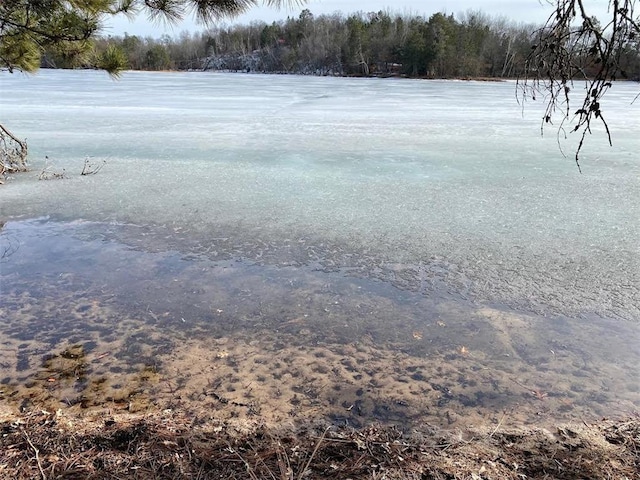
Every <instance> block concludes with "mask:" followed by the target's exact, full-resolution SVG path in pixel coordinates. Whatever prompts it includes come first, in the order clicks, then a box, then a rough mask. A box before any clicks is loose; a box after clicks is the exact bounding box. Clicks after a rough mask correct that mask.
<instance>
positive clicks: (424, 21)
mask: <svg viewBox="0 0 640 480" xmlns="http://www.w3.org/2000/svg"><path fill="white" fill-rule="evenodd" d="M541 28H543V27H542V26H540V25H534V24H523V23H516V22H513V21H510V20H508V19H506V18H504V17H492V16H489V15H486V14H484V13H482V12H481V11H470V12H467V13H464V14H461V15H458V16H455V15H453V14H447V13H435V14H433V15H431V16H430V17H429V18H425V17H422V16H416V15H409V14H394V13H391V12H389V11H379V12H368V13H364V12H358V13H352V14H349V15H345V14H342V13H334V14H332V15H318V16H316V15H314V14H313V13H312V12H311V11H310V10H304V11H302V13H301V14H300V15H299V16H298V17H297V18H295V17H294V18H291V17H289V18H287V19H286V20H281V21H278V22H273V23H271V24H267V23H265V22H253V23H251V24H249V25H228V26H225V25H224V24H222V25H217V26H213V27H211V28H209V29H207V30H205V31H202V32H197V33H190V32H183V33H182V34H180V35H178V36H177V37H171V36H169V35H163V36H162V37H160V38H151V37H141V36H137V35H127V34H125V35H124V36H103V37H101V38H99V39H97V40H96V44H95V47H96V52H97V53H98V56H99V54H100V53H102V52H105V51H106V50H107V49H109V48H113V47H116V48H117V49H118V50H119V51H120V52H121V54H122V56H123V57H124V58H125V59H126V61H125V62H124V63H125V64H126V65H127V66H128V68H130V69H132V70H226V71H244V72H246V71H251V72H264V73H293V74H307V75H308V74H314V75H338V76H345V75H346V76H409V77H425V78H482V77H485V78H517V77H520V76H522V75H523V74H524V73H525V62H526V60H527V57H528V56H529V54H530V52H531V51H532V49H533V48H534V47H535V45H536V42H537V41H538V39H537V36H536V34H535V32H537V31H539V30H540V29H541ZM583 53H584V52H583ZM592 56H593V55H592ZM573 61H574V63H575V65H576V66H580V65H582V64H583V65H584V67H585V68H584V69H583V73H584V74H586V75H587V76H589V75H590V73H593V72H595V70H593V69H594V68H598V65H597V62H596V63H595V64H594V63H593V58H586V57H583V58H575V59H573ZM619 62H620V70H621V73H622V74H621V79H624V78H628V79H635V80H637V79H640V46H639V44H638V42H630V43H629V44H628V46H627V47H625V49H624V51H622V52H621V55H620V58H619ZM42 66H43V67H50V68H65V67H67V66H69V63H68V59H67V58H65V57H63V56H60V55H56V54H55V53H54V52H48V53H47V54H45V56H44V57H43V63H42Z"/></svg>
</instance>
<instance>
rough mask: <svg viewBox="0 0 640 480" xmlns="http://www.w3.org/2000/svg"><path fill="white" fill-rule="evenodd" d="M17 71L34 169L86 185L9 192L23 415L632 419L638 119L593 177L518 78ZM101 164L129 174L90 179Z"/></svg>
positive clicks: (14, 114)
mask: <svg viewBox="0 0 640 480" xmlns="http://www.w3.org/2000/svg"><path fill="white" fill-rule="evenodd" d="M1 80H2V87H3V92H5V91H8V92H10V94H8V95H4V94H3V95H2V98H1V99H0V102H1V107H2V111H3V113H4V115H5V116H6V117H7V118H10V119H11V127H12V129H13V130H14V131H17V132H20V133H22V134H24V135H25V136H27V137H28V139H29V141H30V149H31V150H30V151H31V153H32V155H33V157H32V158H35V159H37V158H39V157H40V158H41V157H42V156H43V155H48V156H49V158H50V159H53V160H55V163H54V168H58V169H61V168H65V169H66V171H67V176H68V177H69V178H67V179H65V180H60V181H46V182H38V181H37V180H35V178H34V177H35V176H37V175H34V174H26V175H22V176H18V177H16V178H15V179H14V180H12V181H11V182H10V183H8V184H7V185H5V186H3V187H2V190H0V201H1V202H2V203H1V204H0V206H1V210H0V214H1V216H2V219H3V220H4V221H6V222H7V223H6V224H5V225H4V227H3V229H2V231H1V232H0V252H3V258H2V260H1V261H0V274H1V281H2V283H1V287H0V288H1V293H2V298H1V299H0V313H1V315H2V319H3V320H2V321H1V322H0V330H1V331H2V338H3V341H2V345H1V347H0V362H2V367H3V368H2V371H3V374H2V379H1V380H0V381H1V383H2V388H1V390H0V395H2V398H3V399H4V401H5V402H7V403H11V404H18V405H22V406H23V408H27V407H28V406H30V405H47V406H48V407H50V408H57V407H60V406H66V407H68V408H89V407H92V408H94V407H105V406H107V407H109V408H127V409H129V410H143V409H146V408H152V407H154V408H155V407H162V408H174V407H180V408H185V409H189V410H191V411H194V412H196V413H194V414H198V415H203V416H206V415H213V416H217V417H222V418H232V417H259V418H263V419H265V420H267V421H282V419H286V418H297V417H308V416H312V415H316V416H322V417H328V418H331V419H333V420H334V421H336V422H348V423H351V424H363V423H366V422H369V421H373V420H379V421H389V422H399V423H401V424H403V425H416V424H421V423H438V424H445V425H455V424H458V423H466V424H468V423H481V422H488V421H493V422H497V421H498V419H499V418H501V417H502V416H503V415H505V416H506V417H507V418H509V419H511V421H514V422H520V423H522V422H540V421H543V420H550V421H553V420H556V419H560V418H561V419H576V418H583V417H590V416H601V415H612V414H628V413H630V412H634V411H635V410H636V409H637V408H638V405H639V404H640V385H639V384H640V375H639V373H640V371H639V367H638V365H640V358H638V357H640V351H639V350H640V349H639V348H638V344H639V340H640V334H639V327H638V320H639V319H640V314H639V305H638V300H637V299H638V298H639V295H638V273H639V269H638V255H637V254H638V244H637V238H638V230H639V228H638V227H639V225H638V220H637V219H638V218H640V215H635V213H638V212H639V209H638V202H639V198H640V197H639V196H638V193H640V192H639V188H638V187H639V185H638V172H639V170H640V167H639V163H638V159H637V156H636V153H635V152H637V151H639V150H640V142H639V141H638V140H637V139H638V138H640V137H638V135H637V133H640V120H639V119H638V116H635V117H634V116H632V115H624V116H623V115H619V116H615V117H614V118H613V120H612V121H611V123H612V128H614V135H615V132H616V131H618V132H620V134H619V135H618V136H617V137H614V140H615V144H614V147H613V148H609V147H605V146H604V145H603V144H602V142H601V141H600V140H601V139H600V140H598V138H594V139H590V143H589V144H588V146H589V147H590V149H589V150H588V152H589V153H588V154H587V153H585V159H584V161H583V169H584V172H585V173H584V174H582V175H579V174H578V173H577V170H576V168H575V165H572V163H571V160H563V159H562V158H561V156H560V155H559V153H558V150H557V145H556V143H555V139H549V138H544V139H540V138H539V137H538V136H536V125H537V123H536V122H537V120H536V119H535V108H533V107H532V108H533V110H534V111H533V112H530V113H529V114H528V115H525V117H524V118H523V117H522V115H521V111H520V110H519V107H518V106H517V104H515V101H514V100H513V84H476V83H462V82H413V81H397V80H388V81H387V80H385V81H380V80H349V79H322V78H308V79H307V78H296V77H261V76H245V75H236V76H233V75H211V74H189V75H184V74H157V75H154V74H127V75H126V76H125V79H124V80H123V81H122V82H119V83H110V81H107V80H106V79H105V78H104V77H103V76H100V75H98V74H96V73H95V72H42V74H41V75H39V76H38V77H37V78H24V77H17V76H9V77H8V76H6V75H3V76H2V77H1ZM150 89H151V90H150ZM625 89H627V90H625ZM149 91H153V92H154V94H153V95H149V93H148V92H149ZM621 91H622V93H624V92H631V91H632V89H631V88H630V86H627V85H623V86H622V87H621ZM143 92H145V93H144V94H143ZM624 98H625V96H624V95H622V94H617V95H616V96H615V98H613V102H614V103H613V106H612V107H611V108H612V111H613V112H623V111H625V110H624V108H634V107H628V106H625V100H624ZM616 109H617V110H616ZM636 110H637V108H636ZM529 117H533V118H529ZM487 119H489V123H487ZM88 126H90V127H88ZM616 127H617V130H616ZM23 132H24V133H23ZM634 132H636V133H634ZM85 155H89V156H92V157H94V158H95V159H96V160H101V159H103V158H106V159H107V165H106V166H105V168H104V169H103V170H102V171H101V172H100V173H99V174H98V175H96V176H90V177H81V176H79V174H78V172H79V171H80V170H81V168H82V162H83V160H84V156H85ZM37 173H39V172H37ZM634 212H635V213H634Z"/></svg>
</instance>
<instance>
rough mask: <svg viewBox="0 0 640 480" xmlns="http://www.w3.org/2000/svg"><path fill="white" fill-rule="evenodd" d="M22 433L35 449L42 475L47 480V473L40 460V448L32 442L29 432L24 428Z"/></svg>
mask: <svg viewBox="0 0 640 480" xmlns="http://www.w3.org/2000/svg"><path fill="white" fill-rule="evenodd" d="M22 433H23V434H24V438H25V439H26V440H27V443H28V444H29V446H30V447H31V448H32V449H33V451H34V453H35V455H36V463H37V464H38V469H39V470H40V475H42V480H47V475H46V474H45V473H44V470H43V468H42V463H41V462H40V450H38V449H37V448H36V446H35V445H34V444H33V443H32V442H31V439H30V438H29V435H28V434H27V432H25V431H24V429H23V430H22Z"/></svg>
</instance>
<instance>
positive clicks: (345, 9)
mask: <svg viewBox="0 0 640 480" xmlns="http://www.w3.org/2000/svg"><path fill="white" fill-rule="evenodd" d="M608 3H609V1H608V0H594V1H591V2H587V6H589V4H593V5H591V7H590V8H592V9H593V10H592V14H593V15H596V16H600V17H603V18H604V17H605V16H606V12H607V5H608ZM304 8H308V9H309V10H311V12H312V13H313V14H314V15H320V14H330V13H333V12H336V11H341V12H342V13H345V14H349V13H353V12H357V11H363V12H372V11H373V12H377V11H379V10H390V11H391V12H392V13H396V12H397V13H410V14H416V15H423V16H425V17H427V18H428V17H429V16H431V15H432V14H434V13H436V12H446V13H453V14H458V13H462V12H466V11H468V10H481V11H482V12H484V13H486V14H488V15H491V16H493V17H506V18H508V19H511V20H513V21H515V22H523V23H543V22H544V21H545V20H546V19H547V17H548V16H549V14H550V13H551V12H552V11H553V8H552V7H551V6H550V5H549V4H548V2H547V0H497V1H494V0H488V1H479V0H435V1H428V0H396V1H390V0H347V1H340V0H308V1H307V3H306V5H304V6H301V7H296V8H293V9H281V10H277V9H273V8H266V7H258V8H254V9H252V10H251V11H250V12H249V13H247V14H245V15H242V16H240V17H237V18H236V19H225V20H222V21H220V22H219V23H220V24H231V23H242V24H248V23H251V22H252V21H257V20H262V21H265V22H267V23H271V22H273V21H277V20H281V19H286V18H287V16H291V17H297V16H298V15H299V14H300V12H301V11H302V10H303V9H304ZM185 30H186V31H190V32H196V31H202V30H204V27H203V26H202V25H198V24H196V22H195V21H194V20H193V19H192V18H187V19H185V20H184V21H183V22H181V23H179V24H177V25H174V26H169V27H168V26H166V25H163V24H154V23H151V22H149V21H147V20H146V19H145V17H144V15H142V16H139V17H138V18H137V19H136V20H135V21H133V22H132V21H130V20H129V19H127V18H125V17H118V18H116V19H111V20H110V21H109V23H108V24H107V25H106V27H105V29H104V30H103V34H105V35H122V34H124V33H125V32H127V33H128V34H130V35H142V36H151V37H155V38H157V37H160V36H161V35H162V34H165V33H166V34H169V35H171V36H174V35H177V34H179V33H180V32H182V31H185Z"/></svg>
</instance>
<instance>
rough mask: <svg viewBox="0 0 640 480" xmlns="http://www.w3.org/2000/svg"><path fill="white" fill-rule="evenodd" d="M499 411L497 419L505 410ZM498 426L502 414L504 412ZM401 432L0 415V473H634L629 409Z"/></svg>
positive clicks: (638, 432)
mask: <svg viewBox="0 0 640 480" xmlns="http://www.w3.org/2000/svg"><path fill="white" fill-rule="evenodd" d="M503 420H504V418H503ZM504 423H505V424H506V423H508V422H504ZM505 424H503V423H502V422H501V423H499V424H498V425H496V426H493V425H492V426H482V427H479V428H475V429H467V430H457V431H447V430H440V429H435V428H425V429H424V430H422V431H413V432H402V431H400V430H398V429H396V428H394V427H381V426H379V425H376V424H370V425H367V426H365V427H363V428H360V429H353V428H350V427H344V426H343V427H337V426H331V425H327V424H325V423H323V422H322V421H317V420H316V421H314V420H311V421H307V422H299V423H296V424H293V425H283V426H280V427H267V426H264V425H263V424H261V423H260V421H255V422H234V421H226V422H222V421H216V420H215V419H214V420H210V421H207V422H203V421H202V420H201V419H197V418H188V417H185V416H184V415H182V414H181V413H180V412H179V411H173V410H164V411H162V412H153V413H148V414H144V415H139V414H138V415H132V414H127V415H107V416H97V417H93V418H91V417H73V416H67V415H65V414H63V413H61V412H60V411H58V412H57V413H50V412H45V411H34V412H25V413H23V414H21V415H19V416H15V415H7V414H6V413H5V414H3V415H0V429H1V430H2V432H3V435H2V437H1V439H0V474H2V475H3V476H5V478H14V479H16V480H21V479H32V478H43V479H46V478H61V477H64V478H123V477H124V476H126V477H127V478H173V479H187V478H200V479H206V478H229V479H232V478H236V479H240V478H251V479H258V478H281V479H285V478H287V479H288V478H310V479H316V478H351V479H354V480H356V479H370V478H396V479H415V478H434V479H445V478H447V479H448V478H473V479H513V480H520V479H522V478H549V477H553V478H556V479H567V480H569V479H574V478H620V479H623V478H629V479H630V478H633V477H634V476H635V475H636V474H637V465H638V462H640V453H639V452H640V421H639V420H638V419H637V417H636V418H629V419H619V420H606V419H603V420H601V421H599V422H596V423H592V424H587V423H586V422H583V423H572V424H563V425H558V426H556V427H555V428H552V429H545V428H537V427H534V428H530V427H509V426H506V425H505Z"/></svg>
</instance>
